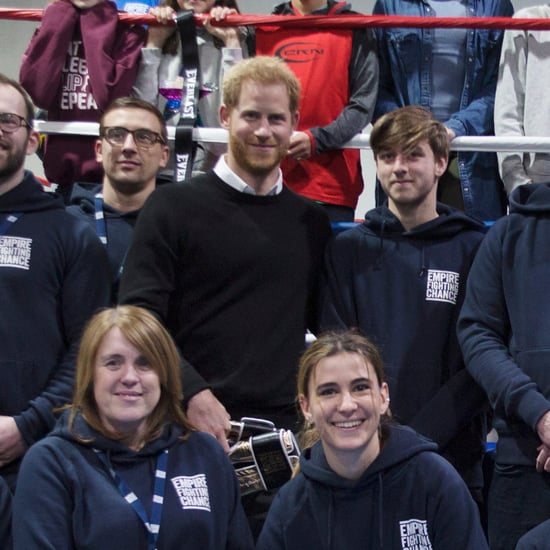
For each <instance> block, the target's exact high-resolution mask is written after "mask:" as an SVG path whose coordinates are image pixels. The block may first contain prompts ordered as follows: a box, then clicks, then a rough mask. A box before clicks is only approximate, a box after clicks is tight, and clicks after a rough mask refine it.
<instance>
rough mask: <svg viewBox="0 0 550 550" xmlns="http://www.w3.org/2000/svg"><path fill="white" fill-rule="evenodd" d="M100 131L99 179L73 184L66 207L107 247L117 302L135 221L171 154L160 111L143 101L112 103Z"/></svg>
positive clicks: (96, 150) (114, 296) (126, 99)
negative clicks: (90, 228) (99, 182)
mask: <svg viewBox="0 0 550 550" xmlns="http://www.w3.org/2000/svg"><path fill="white" fill-rule="evenodd" d="M99 134H100V137H99V139H98V140H96V143H95V152H96V158H97V161H98V162H100V163H101V165H102V166H103V173H104V175H103V183H102V184H95V185H89V186H86V185H84V184H76V185H75V186H74V188H73V193H72V196H71V205H70V206H68V207H67V211H68V212H70V213H71V214H73V215H75V216H76V217H77V218H80V219H83V220H85V221H86V222H87V223H89V224H90V225H91V227H92V228H93V229H94V230H95V231H96V233H97V235H98V237H99V238H100V239H101V241H102V242H103V244H104V245H105V247H106V249H107V253H108V255H109V262H110V264H111V281H112V289H113V292H112V301H113V302H114V303H116V301H117V293H118V284H119V282H120V277H121V275H122V269H123V264H124V259H125V258H126V254H127V253H128V248H129V247H130V243H131V241H132V234H133V232H134V225H135V223H136V220H137V217H138V214H139V212H140V210H141V207H142V206H143V204H144V203H145V200H146V199H147V198H148V197H149V195H150V194H151V193H152V192H153V191H154V189H155V187H156V176H157V173H158V171H159V169H162V168H164V167H165V166H166V164H167V162H168V157H169V154H170V152H169V149H168V145H167V144H168V136H167V132H166V123H165V122H164V119H163V118H162V114H161V113H160V112H159V111H158V109H157V108H156V107H154V106H153V105H151V104H150V103H148V102H147V101H143V100H142V99H138V98H134V97H121V98H118V99H115V100H114V101H113V102H111V103H110V104H109V105H108V106H107V108H106V109H105V112H104V113H103V115H102V117H101V120H100V122H99Z"/></svg>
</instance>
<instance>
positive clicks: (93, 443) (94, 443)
mask: <svg viewBox="0 0 550 550" xmlns="http://www.w3.org/2000/svg"><path fill="white" fill-rule="evenodd" d="M70 412H71V411H70V410H66V411H65V412H64V413H63V414H62V416H61V417H60V419H59V421H58V422H57V424H56V427H55V428H54V430H53V431H52V432H51V434H50V435H49V436H48V437H60V438H62V439H66V440H68V441H71V442H77V443H79V444H81V445H84V446H86V447H89V448H90V449H97V450H99V451H102V452H103V453H105V455H107V457H108V458H109V461H110V462H112V463H113V464H131V463H133V462H141V461H143V460H148V459H149V458H151V457H156V456H157V455H158V454H159V453H160V452H161V451H163V450H164V449H167V448H169V447H171V446H172V445H173V444H174V443H175V442H176V440H177V439H178V438H179V437H181V435H182V434H183V432H182V430H181V429H180V428H179V427H178V426H175V425H174V424H171V423H169V424H167V425H166V426H165V427H164V430H163V431H162V433H161V435H160V437H158V438H157V439H155V440H154V441H151V442H150V443H148V444H147V445H145V446H144V447H143V448H142V449H140V450H139V451H134V450H132V449H130V448H128V447H126V446H125V445H123V444H122V443H120V442H119V441H115V440H113V439H110V438H108V437H105V436H104V435H102V434H100V433H98V432H96V431H95V430H93V429H92V428H91V427H90V426H89V424H88V423H87V422H86V420H84V417H83V416H82V415H81V414H80V413H78V414H77V415H76V418H75V421H74V425H73V432H75V433H76V434H78V435H79V436H80V437H81V438H82V439H84V440H90V442H89V443H82V441H80V440H78V439H76V438H75V436H74V434H73V433H72V432H71V431H70V430H69V425H68V421H69V415H70Z"/></svg>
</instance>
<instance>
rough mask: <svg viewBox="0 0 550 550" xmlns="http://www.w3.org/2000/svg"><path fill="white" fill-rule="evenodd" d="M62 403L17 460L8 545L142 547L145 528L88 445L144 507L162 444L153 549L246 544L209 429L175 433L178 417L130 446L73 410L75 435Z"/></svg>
mask: <svg viewBox="0 0 550 550" xmlns="http://www.w3.org/2000/svg"><path fill="white" fill-rule="evenodd" d="M68 415H69V411H66V412H65V413H64V415H63V417H62V418H61V419H60V421H59V423H58V425H57V427H56V429H55V431H54V432H53V433H52V434H50V435H49V436H48V437H47V438H45V439H43V440H42V441H40V442H39V443H37V444H36V445H34V446H33V447H32V448H31V449H30V450H29V451H28V453H27V454H26V456H25V458H24V460H23V464H22V466H21V473H20V479H19V485H18V487H17V493H16V495H17V496H16V498H15V499H14V505H13V516H14V521H13V538H14V548H15V550H28V549H29V548H43V549H51V550H54V549H55V550H58V549H60V548H64V549H67V550H68V549H77V548H94V549H95V548H97V549H101V550H122V549H128V550H130V549H131V550H142V549H143V550H146V549H147V547H148V546H147V531H146V529H145V526H144V525H143V523H142V522H141V520H140V519H139V517H138V515H137V514H136V512H135V511H134V510H133V508H132V507H131V506H130V504H129V503H128V502H126V500H125V499H124V498H123V497H122V496H121V495H120V493H119V492H118V489H117V487H116V485H115V483H114V482H113V480H112V478H111V476H110V475H109V473H108V471H107V469H106V467H105V465H104V464H103V463H102V462H101V461H100V459H99V458H98V456H97V455H96V453H95V452H94V450H93V449H94V448H95V449H98V450H100V451H102V452H103V453H104V454H105V456H106V457H107V460H108V462H109V464H110V466H111V467H112V468H113V469H114V470H115V472H116V473H117V474H118V475H119V476H120V477H121V478H122V479H123V480H124V482H125V483H126V485H127V486H128V487H129V488H130V489H131V490H132V491H133V492H134V493H135V494H136V495H137V497H138V498H139V499H140V501H141V502H142V503H143V505H144V507H145V510H146V512H147V514H148V517H150V509H151V502H152V497H153V483H154V472H155V466H156V461H157V456H158V455H159V453H161V452H162V451H164V450H165V449H169V454H168V464H167V468H166V485H165V494H164V503H163V506H162V516H161V522H160V531H159V535H158V539H157V544H156V546H155V548H157V549H158V550H173V549H176V548H185V549H186V550H222V549H235V550H236V549H239V550H247V549H251V548H253V543H252V536H251V534H250V530H249V527H248V522H247V520H246V516H245V515H244V512H243V510H242V507H241V502H240V493H239V486H238V482H237V479H236V477H235V472H234V470H233V467H232V465H231V463H230V462H229V459H228V458H227V456H226V455H225V453H224V452H223V449H222V448H221V446H220V445H219V444H218V443H217V442H216V440H215V439H214V438H213V437H211V436H210V435H207V434H203V433H199V432H193V433H191V434H190V436H189V437H188V438H187V439H185V440H183V441H182V440H181V439H180V437H181V435H182V431H181V429H180V428H179V427H178V426H175V425H166V426H165V429H164V431H163V433H162V434H161V436H160V437H159V438H158V439H156V440H154V441H153V442H151V443H148V444H146V445H145V446H144V447H143V448H142V449H141V450H140V451H133V450H131V449H129V448H128V447H126V446H124V445H123V444H121V443H119V442H117V441H113V440H111V439H108V438H106V437H104V436H102V435H101V434H99V433H97V432H95V431H93V430H92V429H91V428H90V427H89V425H88V424H87V423H86V422H85V420H84V419H83V418H82V416H77V418H76V421H75V426H74V428H75V432H76V433H78V434H79V435H80V436H81V437H83V438H84V439H86V440H89V442H88V443H80V442H78V441H77V440H75V437H74V436H73V434H72V433H71V432H70V431H69V429H68V425H67V419H68Z"/></svg>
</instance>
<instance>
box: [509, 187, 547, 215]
mask: <svg viewBox="0 0 550 550" xmlns="http://www.w3.org/2000/svg"><path fill="white" fill-rule="evenodd" d="M509 202H510V214H523V215H540V214H541V213H547V212H550V183H528V184H525V185H520V186H519V187H516V189H514V191H513V192H512V194H511V195H510V198H509Z"/></svg>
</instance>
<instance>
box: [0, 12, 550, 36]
mask: <svg viewBox="0 0 550 550" xmlns="http://www.w3.org/2000/svg"><path fill="white" fill-rule="evenodd" d="M42 12H43V10H38V9H16V8H0V19H13V20H19V21H40V20H41V19H42ZM207 17H208V16H205V15H195V21H196V22H197V24H200V23H202V21H203V20H204V19H205V18H207ZM119 19H120V20H121V21H124V22H126V23H128V24H132V23H134V24H137V23H139V24H146V25H158V23H157V20H156V18H155V17H153V16H152V15H130V14H127V13H123V12H121V13H120V15H119ZM212 25H213V26H218V27H235V26H258V25H262V26H275V27H284V28H287V29H299V28H308V29H311V28H318V29H322V28H331V29H356V28H360V27H384V28H386V27H414V28H466V29H516V30H540V31H547V30H550V18H548V19H544V18H543V19H530V18H517V19H516V18H512V17H416V16H401V15H391V16H390V15H338V16H329V15H305V16H300V17H293V16H288V15H230V16H228V17H227V18H226V19H225V20H224V21H212Z"/></svg>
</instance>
